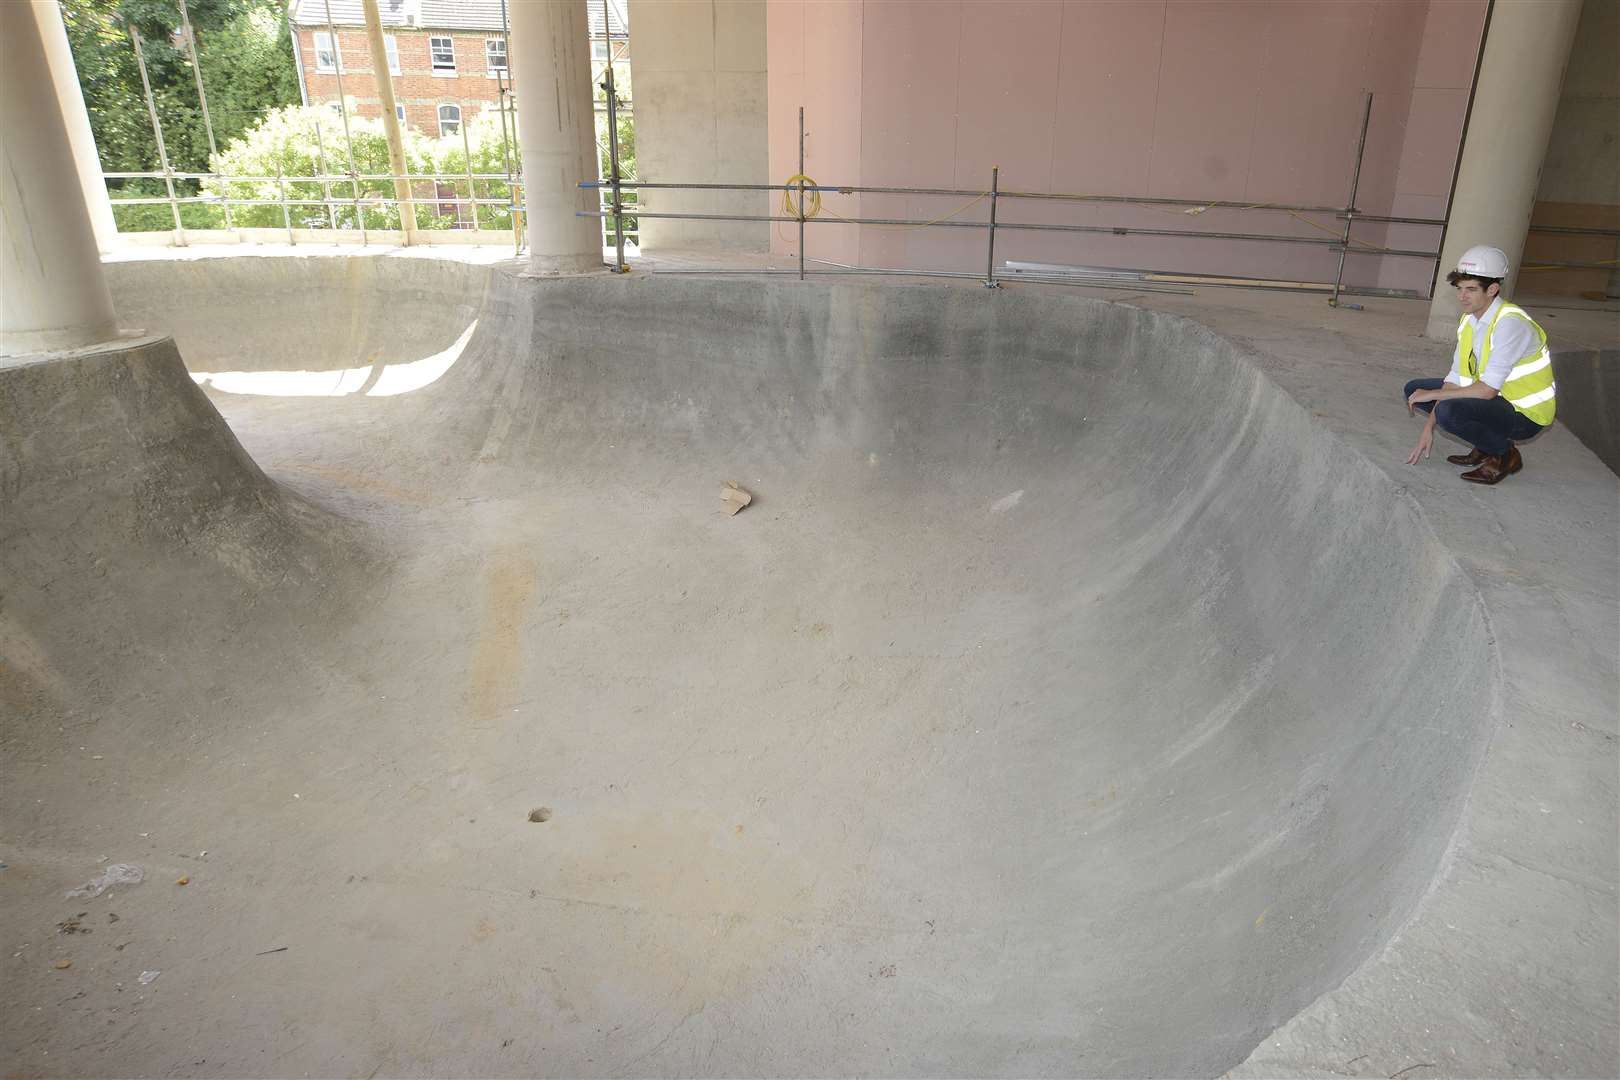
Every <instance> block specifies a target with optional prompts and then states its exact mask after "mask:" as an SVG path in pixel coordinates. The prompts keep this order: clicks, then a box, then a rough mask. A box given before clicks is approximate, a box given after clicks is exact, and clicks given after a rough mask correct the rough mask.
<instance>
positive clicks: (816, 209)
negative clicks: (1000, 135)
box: [777, 173, 990, 235]
mask: <svg viewBox="0 0 1620 1080" xmlns="http://www.w3.org/2000/svg"><path fill="white" fill-rule="evenodd" d="M801 180H802V181H804V187H805V192H806V193H807V194H808V195H809V198H808V199H806V200H805V202H806V209H805V212H804V217H805V220H806V221H808V220H810V219H811V218H813V217H816V216H817V215H819V214H821V213H823V212H825V213H826V215H827V216H828V217H830V218H832V219H833V220H835V221H843V222H848V223H850V224H858V223H857V222H852V221H850V219H849V218H847V217H844V216H843V215H841V214H835V213H833V212H832V211H831V210H826V211H823V208H822V205H821V190H820V189H819V188H818V187H817V186H816V182H815V181H814V180H812V179H810V178H809V177H808V176H805V175H804V174H802V173H800V174H799V175H796V176H790V177H788V178H787V179H786V180H784V181H783V184H784V185H785V186H786V187H787V188H788V190H786V191H784V192H782V215H783V216H784V217H790V218H797V217H798V216H799V207H798V205H797V204H796V203H795V202H794V201H793V190H792V189H793V185H795V184H797V183H799V181H801ZM989 197H990V193H989V192H988V191H981V192H979V194H978V195H976V196H974V197H973V198H971V199H969V200H968V201H967V202H965V203H963V204H962V205H961V206H958V207H957V208H956V209H955V210H952V211H951V212H950V213H948V214H941V215H940V216H939V217H937V218H934V219H933V220H931V221H923V222H919V223H918V224H916V225H865V226H863V227H864V228H868V229H898V230H900V231H902V232H905V231H907V230H911V229H926V228H928V226H930V225H938V224H939V223H940V222H942V221H949V220H950V219H951V218H953V217H955V216H956V215H957V214H960V213H961V212H962V211H964V210H966V209H968V208H969V207H971V206H974V205H975V204H977V203H980V202H983V201H984V200H985V199H988V198H989ZM777 224H778V225H781V224H782V223H781V222H778V223H777ZM777 235H781V233H780V231H778V234H777Z"/></svg>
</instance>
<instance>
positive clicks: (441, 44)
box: [428, 37, 456, 75]
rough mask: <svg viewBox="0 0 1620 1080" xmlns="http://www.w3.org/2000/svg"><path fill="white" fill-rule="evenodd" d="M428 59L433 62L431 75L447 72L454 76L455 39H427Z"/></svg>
mask: <svg viewBox="0 0 1620 1080" xmlns="http://www.w3.org/2000/svg"><path fill="white" fill-rule="evenodd" d="M428 58H429V59H430V60H432V61H433V73H434V74H435V75H437V74H439V73H440V72H448V73H450V74H454V73H455V70H456V39H455V38H448V37H430V38H428Z"/></svg>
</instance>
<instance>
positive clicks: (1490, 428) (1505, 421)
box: [1401, 379, 1543, 457]
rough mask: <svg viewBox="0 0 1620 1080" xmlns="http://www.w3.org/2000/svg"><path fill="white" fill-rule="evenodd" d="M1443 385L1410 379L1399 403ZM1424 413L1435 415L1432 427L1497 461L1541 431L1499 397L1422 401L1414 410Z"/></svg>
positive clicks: (1444, 381)
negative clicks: (1414, 394)
mask: <svg viewBox="0 0 1620 1080" xmlns="http://www.w3.org/2000/svg"><path fill="white" fill-rule="evenodd" d="M1445 384H1446V380H1444V379H1413V380H1412V381H1411V382H1409V383H1407V384H1406V391H1405V393H1404V394H1403V395H1402V398H1401V400H1402V401H1404V400H1406V398H1409V397H1411V396H1412V392H1413V391H1414V390H1438V389H1440V388H1441V387H1442V386H1444V385H1445ZM1417 407H1418V408H1420V409H1422V410H1423V411H1424V412H1432V413H1434V419H1435V423H1437V424H1439V425H1440V426H1441V427H1442V428H1445V429H1446V430H1447V431H1449V432H1450V433H1451V434H1453V435H1455V436H1457V438H1459V439H1461V440H1462V441H1463V442H1465V443H1467V444H1468V445H1469V446H1472V447H1474V448H1475V449H1477V450H1479V451H1480V452H1481V453H1485V454H1492V455H1494V456H1497V457H1500V456H1501V455H1503V454H1505V453H1507V452H1508V447H1509V446H1511V445H1513V444H1514V443H1516V442H1523V441H1524V440H1526V439H1531V438H1534V437H1535V436H1537V435H1539V434H1541V432H1542V430H1543V428H1542V426H1541V425H1540V424H1538V423H1536V422H1535V421H1534V420H1532V419H1530V418H1529V417H1528V416H1526V415H1524V413H1522V412H1520V411H1519V410H1518V409H1515V408H1514V407H1513V406H1512V405H1509V404H1508V403H1507V399H1506V398H1504V397H1502V396H1501V395H1500V394H1498V395H1497V396H1496V397H1493V398H1489V399H1486V398H1468V397H1465V398H1452V399H1451V400H1449V401H1425V402H1422V403H1421V404H1419V405H1418V406H1417Z"/></svg>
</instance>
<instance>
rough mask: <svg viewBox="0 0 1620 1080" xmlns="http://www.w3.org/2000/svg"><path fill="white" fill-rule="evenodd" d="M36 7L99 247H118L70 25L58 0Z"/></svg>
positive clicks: (35, 2) (38, 1) (43, 1)
mask: <svg viewBox="0 0 1620 1080" xmlns="http://www.w3.org/2000/svg"><path fill="white" fill-rule="evenodd" d="M33 7H34V18H35V19H36V20H38V22H39V34H40V37H41V39H43V40H44V42H45V61H46V63H48V64H49V65H50V68H51V82H52V84H53V85H54V86H55V87H56V100H57V103H58V104H59V105H60V106H61V109H62V119H63V120H64V121H65V122H66V123H67V133H68V142H69V143H70V144H71V145H72V147H73V161H74V164H75V165H76V166H77V168H78V173H79V185H80V186H81V187H82V188H83V189H84V205H85V207H86V208H87V209H88V210H89V211H90V225H91V227H92V228H93V229H94V230H95V233H96V247H97V248H98V249H100V250H101V251H111V250H113V249H114V248H115V247H117V246H118V224H117V222H115V221H114V220H113V212H112V200H111V199H109V198H108V197H107V182H106V181H105V180H103V179H102V178H101V158H100V157H98V156H97V154H96V137H95V135H93V134H92V133H91V131H90V112H89V110H88V109H86V108H85V106H84V91H83V90H81V89H80V88H79V69H78V67H77V66H75V65H74V63H73V50H72V49H71V48H70V47H69V46H68V37H67V27H65V26H63V25H62V7H61V5H60V4H58V3H57V0H33Z"/></svg>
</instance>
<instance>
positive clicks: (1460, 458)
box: [1446, 449, 1488, 468]
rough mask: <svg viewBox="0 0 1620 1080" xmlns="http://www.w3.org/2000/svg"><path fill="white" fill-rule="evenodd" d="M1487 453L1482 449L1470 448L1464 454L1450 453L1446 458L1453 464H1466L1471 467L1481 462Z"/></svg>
mask: <svg viewBox="0 0 1620 1080" xmlns="http://www.w3.org/2000/svg"><path fill="white" fill-rule="evenodd" d="M1487 456H1488V455H1487V454H1486V453H1485V451H1483V450H1478V449H1475V450H1470V451H1468V453H1466V454H1452V455H1450V456H1449V457H1447V458H1446V460H1447V461H1449V462H1451V463H1452V464H1453V465H1467V466H1469V467H1470V468H1472V467H1473V466H1475V465H1478V464H1481V463H1482V462H1483V461H1484V460H1485V458H1486V457H1487Z"/></svg>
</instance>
